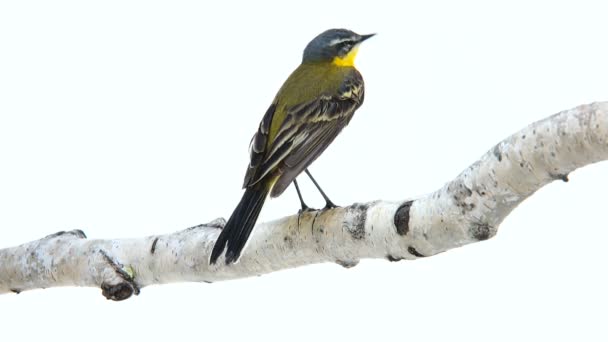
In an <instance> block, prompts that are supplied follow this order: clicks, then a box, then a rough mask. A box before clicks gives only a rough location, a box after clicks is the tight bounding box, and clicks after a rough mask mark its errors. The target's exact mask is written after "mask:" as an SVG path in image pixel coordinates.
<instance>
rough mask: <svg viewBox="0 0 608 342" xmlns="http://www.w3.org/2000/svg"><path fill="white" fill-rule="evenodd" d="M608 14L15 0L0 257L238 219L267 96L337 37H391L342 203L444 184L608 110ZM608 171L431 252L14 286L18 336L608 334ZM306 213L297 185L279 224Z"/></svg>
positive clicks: (340, 193)
mask: <svg viewBox="0 0 608 342" xmlns="http://www.w3.org/2000/svg"><path fill="white" fill-rule="evenodd" d="M421 3H422V2H421ZM572 3H574V2H572ZM606 13H607V11H606V9H605V8H603V7H602V6H601V2H600V1H598V2H597V4H595V5H594V4H591V3H586V2H582V1H577V2H576V5H564V4H561V3H559V2H555V1H552V2H546V3H541V2H536V3H532V2H530V1H522V2H517V1H510V2H509V3H508V5H507V4H506V2H505V4H503V5H495V4H489V2H487V1H479V2H474V1H426V2H424V4H413V3H410V2H397V1H394V2H381V1H339V2H331V3H330V2H328V1H309V0H307V1H299V2H298V3H297V4H296V3H292V4H290V3H288V2H287V1H283V2H276V3H270V2H261V1H248V2H245V1H242V2H237V1H223V2H221V3H220V2H201V1H191V2H188V1H179V2H178V1H172V2H169V1H167V2H159V1H140V2H126V1H103V2H96V3H95V4H94V3H93V2H84V1H73V2H67V1H41V2H38V3H36V2H31V1H27V2H26V1H12V2H9V1H6V2H2V3H1V4H0V248H1V247H9V246H13V245H17V244H20V243H23V242H26V241H30V240H34V239H38V238H40V237H42V236H45V235H47V234H50V233H53V232H55V231H58V230H68V229H76V228H78V229H83V230H84V231H85V232H86V233H87V234H88V236H89V237H90V238H119V237H134V236H145V235H150V234H161V233H168V232H172V231H175V230H180V229H183V228H186V227H189V226H192V225H196V224H199V223H204V222H208V221H210V220H212V219H214V218H216V217H218V216H223V217H227V216H229V214H230V213H231V210H232V209H233V207H234V206H235V205H236V203H237V202H238V200H239V198H240V196H241V189H240V186H241V182H242V177H243V175H244V172H245V167H246V164H247V161H248V160H247V158H248V154H247V150H248V144H249V140H250V138H251V135H252V134H253V132H254V130H255V129H256V127H257V124H258V122H259V120H260V119H261V117H262V115H263V113H264V112H265V110H266V107H267V106H268V105H269V104H270V101H271V100H272V98H273V96H274V94H275V92H276V90H277V89H278V88H279V87H280V85H281V83H282V82H283V81H284V79H285V78H286V77H287V75H288V74H289V73H290V72H291V70H292V69H294V68H295V67H296V66H297V65H298V63H299V62H300V58H301V53H302V50H303V48H304V46H305V45H306V43H307V42H308V41H309V40H310V39H311V38H313V37H314V36H315V35H317V34H318V33H320V32H321V31H324V30H325V29H328V28H332V27H346V28H350V29H353V30H355V31H357V32H359V33H371V32H377V33H378V35H377V36H376V37H374V38H373V39H371V40H369V41H368V42H366V43H365V44H364V45H363V46H362V48H361V50H360V53H359V58H358V60H357V66H358V68H359V70H360V71H361V72H362V74H363V75H364V78H365V81H366V87H367V89H366V99H365V104H364V105H363V107H362V108H361V109H360V110H359V111H358V112H357V114H356V115H355V118H354V119H353V121H352V122H351V125H350V126H349V127H348V128H347V129H346V130H345V131H344V133H343V134H342V135H341V136H340V137H339V138H338V139H337V140H336V142H335V143H334V144H333V145H332V147H331V148H329V149H328V150H327V152H326V153H325V154H324V155H323V156H322V157H321V158H320V159H318V160H317V162H316V163H315V164H314V165H313V166H312V167H311V170H312V172H313V174H315V175H316V177H317V179H318V180H319V182H320V183H321V184H322V185H323V186H324V188H325V190H326V191H327V192H328V193H329V194H330V197H331V198H332V199H333V200H334V202H336V203H338V204H350V203H352V202H355V201H370V200H374V199H379V198H381V199H387V200H398V199H404V198H406V197H414V196H417V195H421V194H424V193H427V192H430V191H434V190H435V189H437V188H439V187H440V186H441V185H442V184H444V183H445V182H446V181H448V180H450V179H451V178H452V177H454V176H456V175H457V174H458V173H459V172H460V171H461V170H463V169H464V168H466V167H467V166H468V165H469V164H470V163H472V162H474V161H475V160H476V159H477V158H478V157H479V156H480V155H482V154H483V153H484V152H485V151H487V150H488V149H490V148H491V147H492V146H493V145H494V144H495V143H497V142H498V141H500V140H501V139H502V138H504V137H506V136H508V135H510V134H511V133H514V132H515V131H517V130H518V129H520V128H522V127H524V126H526V125H527V124H529V123H531V122H533V121H535V120H539V119H541V118H543V117H546V116H548V115H551V114H554V113H556V112H558V111H561V110H564V109H568V108H571V107H574V106H576V105H579V104H583V103H588V102H592V101H600V100H608V92H607V90H608V84H607V83H608V43H607V42H608V20H607V19H608V17H607V16H606ZM607 175H608V166H607V165H606V164H599V165H595V166H590V167H587V168H585V169H582V170H579V171H577V172H574V173H573V174H571V176H570V179H571V181H570V182H569V183H562V182H555V183H553V184H551V185H549V186H547V187H546V188H544V189H542V190H541V191H539V192H538V193H537V194H535V195H534V196H533V197H532V198H530V199H529V200H527V201H526V202H524V203H523V204H522V205H521V206H520V207H519V208H517V209H516V210H515V211H514V212H513V214H512V215H511V216H509V217H508V218H507V219H506V220H505V221H504V223H503V224H502V225H501V227H500V231H499V233H498V235H497V236H496V237H495V238H494V239H491V240H489V241H487V242H482V243H478V244H474V245H470V246H466V247H463V248H460V249H457V250H453V251H449V252H447V253H443V254H441V255H437V256H434V257H432V258H428V259H424V260H418V261H415V262H400V263H389V262H387V261H385V260H364V261H362V262H361V263H360V265H359V266H358V267H355V268H354V269H349V270H346V269H343V268H342V267H339V266H337V265H333V264H326V265H313V266H308V267H303V268H299V269H294V270H287V271H282V272H277V273H274V274H270V275H265V276H262V277H258V278H252V279H244V280H237V281H230V282H224V283H215V284H211V285H209V284H170V285H163V286H153V287H148V288H144V289H143V291H142V293H141V295H140V296H138V297H135V298H132V299H129V300H127V301H125V302H118V303H116V302H110V301H106V300H105V299H104V298H103V297H102V296H101V291H100V290H99V289H95V288H55V289H47V290H36V291H29V292H24V293H22V294H20V295H14V294H7V295H3V296H0V339H1V340H3V341H12V340H35V339H36V340H62V341H76V340H86V341H100V340H108V339H116V340H137V341H140V340H143V341H149V340H152V341H154V340H170V341H173V340H176V341H177V340H186V339H188V340H200V341H219V340H221V341H224V340H235V339H237V338H238V339H240V340H248V341H251V340H264V341H283V340H295V341H311V340H312V341H317V340H340V341H342V340H349V341H359V340H365V341H375V340H379V341H387V340H403V341H405V340H408V341H430V340H468V341H486V340H498V341H500V340H514V339H518V340H531V339H537V340H538V339H542V340H556V339H562V338H563V339H570V340H572V339H576V340H606V339H607V338H608V327H607V326H606V317H607V312H606V311H607V308H608V294H607V291H606V288H607V287H608V280H606V278H605V274H606V264H605V260H607V258H608V252H606V248H605V246H606V238H607V237H608V234H607V233H606V228H607V227H606V220H605V217H606V216H605V213H606V200H605V194H606V190H607V189H608V179H607V177H606V176H607ZM302 183H303V184H302V185H303V186H304V192H305V196H306V197H307V198H309V201H310V202H311V204H314V205H315V206H321V205H322V204H323V202H322V199H321V198H320V197H319V196H318V195H317V194H316V193H315V191H314V189H313V188H312V186H311V185H310V183H309V182H308V181H307V180H305V179H304V178H303V179H302ZM297 209H298V202H297V197H296V195H295V191H294V190H293V189H289V190H288V191H286V192H285V194H284V195H283V196H282V197H280V198H279V199H276V200H272V201H268V202H267V203H266V206H265V209H264V211H263V213H262V215H261V218H260V220H262V221H266V220H271V219H274V218H278V217H282V216H286V215H289V214H293V213H295V211H296V210H297Z"/></svg>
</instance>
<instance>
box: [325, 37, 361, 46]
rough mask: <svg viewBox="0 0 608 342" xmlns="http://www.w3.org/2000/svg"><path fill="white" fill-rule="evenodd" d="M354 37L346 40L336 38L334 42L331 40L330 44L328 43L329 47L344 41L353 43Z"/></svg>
mask: <svg viewBox="0 0 608 342" xmlns="http://www.w3.org/2000/svg"><path fill="white" fill-rule="evenodd" d="M355 38H356V37H348V38H336V39H334V40H332V41H331V42H329V46H334V45H336V44H340V43H343V42H346V41H353V42H354V41H355Z"/></svg>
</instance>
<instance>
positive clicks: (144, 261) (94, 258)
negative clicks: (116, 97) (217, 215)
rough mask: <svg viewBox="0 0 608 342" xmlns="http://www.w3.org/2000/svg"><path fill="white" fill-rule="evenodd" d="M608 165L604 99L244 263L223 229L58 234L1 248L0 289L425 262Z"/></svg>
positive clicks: (334, 216) (333, 213)
mask: <svg viewBox="0 0 608 342" xmlns="http://www.w3.org/2000/svg"><path fill="white" fill-rule="evenodd" d="M606 159H608V102H600V103H594V104H590V105H582V106H579V107H576V108H574V109H571V110H567V111H564V112H561V113H558V114H556V115H553V116H551V117H548V118H546V119H544V120H541V121H538V122H536V123H533V124H531V125H530V126H528V127H526V128H525V129H523V130H521V131H520V132H518V133H516V134H513V135H512V136H510V137H508V138H507V139H505V140H503V141H502V142H500V143H498V144H497V145H496V146H494V147H493V148H491V149H490V150H489V151H488V152H487V153H485V154H484V155H483V156H482V157H481V158H480V159H479V160H478V161H477V162H475V163H474V164H472V165H471V166H469V167H468V168H467V169H466V170H464V171H463V172H462V173H461V174H460V175H458V176H457V177H456V178H455V179H454V180H452V181H450V182H449V183H447V184H445V185H444V186H443V187H442V188H440V189H439V190H437V191H436V192H434V193H431V194H429V195H426V196H423V197H420V198H416V199H411V200H407V201H402V202H397V203H395V202H386V201H376V202H370V203H364V204H354V205H351V206H348V207H344V208H335V209H330V210H326V211H322V212H306V213H303V214H301V215H299V216H298V215H294V216H290V217H286V218H283V219H280V220H276V221H273V222H268V223H263V224H259V225H258V226H257V227H256V228H255V231H254V233H253V234H252V236H251V241H250V242H249V244H248V246H247V248H246V249H245V251H244V253H243V256H242V258H241V260H240V261H239V262H238V263H237V264H234V265H230V266H226V265H224V264H223V263H222V262H220V263H218V264H217V265H212V266H210V265H209V264H208V258H209V253H210V252H211V249H212V247H213V243H214V241H215V239H216V238H217V236H218V235H219V233H220V229H218V228H222V227H223V225H224V224H225V221H224V220H223V219H218V220H215V221H213V222H210V223H208V224H203V225H199V226H196V227H192V228H188V229H186V230H183V231H179V232H175V233H173V234H167V235H158V236H150V237H144V238H139V239H117V240H89V239H87V238H86V236H85V235H84V233H83V232H82V231H79V230H74V231H69V232H59V233H56V234H52V235H49V236H47V237H44V238H42V239H40V240H37V241H32V242H29V243H25V244H23V245H20V246H17V247H12V248H6V249H2V250H0V293H8V292H13V293H20V292H22V291H24V290H30V289H35V288H47V287H53V286H74V285H75V286H95V287H100V288H101V289H102V293H103V295H104V296H105V297H106V298H108V299H112V300H123V299H126V298H129V297H130V296H131V295H133V294H138V293H139V289H140V288H142V287H144V286H147V285H151V284H164V283H171V282H185V281H196V282H208V283H210V282H215V281H220V280H228V279H234V278H242V277H249V276H255V275H259V274H263V273H268V272H272V271H276V270H280V269H285V268H291V267H297V266H301V265H305V264H312V263H320V262H335V263H338V264H340V265H342V266H344V267H353V266H355V265H356V264H357V263H358V261H359V259H361V258H385V259H388V260H389V261H399V260H403V259H416V258H421V257H429V256H432V255H435V254H437V253H441V252H444V251H446V250H449V249H452V248H455V247H459V246H462V245H465V244H469V243H473V242H478V241H483V240H487V239H489V238H491V237H493V236H494V235H495V234H496V232H497V230H498V227H499V225H500V223H501V222H502V221H503V220H504V218H505V217H506V216H507V215H508V214H509V213H510V212H511V211H512V210H513V209H514V208H515V207H516V206H517V205H519V204H520V203H521V202H522V201H523V200H525V199H526V198H527V197H529V196H530V195H532V194H533V193H534V192H535V191H536V190H538V189H540V188H541V187H542V186H544V185H546V184H548V183H550V182H552V181H555V180H560V181H568V174H569V173H570V172H572V171H573V170H575V169H576V168H579V167H582V166H585V165H588V164H590V163H595V162H599V161H603V160H606Z"/></svg>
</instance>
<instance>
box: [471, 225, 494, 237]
mask: <svg viewBox="0 0 608 342" xmlns="http://www.w3.org/2000/svg"><path fill="white" fill-rule="evenodd" d="M469 232H470V234H471V236H472V237H473V238H474V239H476V240H479V241H483V240H487V239H489V238H490V225H488V224H487V223H474V224H473V225H472V226H471V227H470V228H469Z"/></svg>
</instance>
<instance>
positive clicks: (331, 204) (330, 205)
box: [304, 169, 337, 210]
mask: <svg viewBox="0 0 608 342" xmlns="http://www.w3.org/2000/svg"><path fill="white" fill-rule="evenodd" d="M304 171H305V172H306V174H307V175H308V177H310V180H311V181H312V183H313V184H314V185H315V186H316V187H317V190H319V192H320V193H321V196H323V199H324V200H325V208H323V209H324V210H325V209H331V208H336V207H337V205H335V204H334V202H332V201H331V200H330V199H329V197H327V195H326V194H325V192H324V191H323V189H321V187H320V186H319V183H317V181H316V180H315V179H314V178H313V177H312V175H311V174H310V171H308V169H306V170H304Z"/></svg>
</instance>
